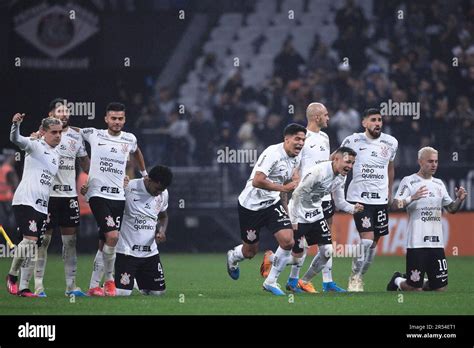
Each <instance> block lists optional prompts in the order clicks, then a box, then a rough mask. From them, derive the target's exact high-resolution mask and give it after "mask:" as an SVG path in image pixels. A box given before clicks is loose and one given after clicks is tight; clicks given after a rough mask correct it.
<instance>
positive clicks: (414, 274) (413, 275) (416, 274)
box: [410, 269, 421, 282]
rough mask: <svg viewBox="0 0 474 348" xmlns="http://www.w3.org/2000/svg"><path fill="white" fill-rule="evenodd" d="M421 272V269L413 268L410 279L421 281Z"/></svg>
mask: <svg viewBox="0 0 474 348" xmlns="http://www.w3.org/2000/svg"><path fill="white" fill-rule="evenodd" d="M420 273H421V272H420V271H419V270H417V269H414V270H412V271H411V272H410V280H411V281H412V282H417V281H419V280H420Z"/></svg>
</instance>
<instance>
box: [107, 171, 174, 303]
mask: <svg viewBox="0 0 474 348" xmlns="http://www.w3.org/2000/svg"><path fill="white" fill-rule="evenodd" d="M172 179H173V174H172V173H171V170H170V169H169V168H168V167H164V166H156V167H153V168H152V169H151V170H150V173H149V174H148V177H146V178H142V179H135V180H130V182H129V183H128V185H127V186H126V187H125V211H124V215H123V220H122V226H121V228H120V237H119V241H118V244H117V259H116V260H115V286H116V288H117V296H129V295H130V294H131V293H132V290H133V283H134V280H135V279H136V280H137V284H138V287H139V289H140V292H141V293H142V294H144V295H162V294H164V293H165V289H166V286H165V278H164V273H163V266H162V265H161V261H160V255H159V253H158V247H157V244H158V243H160V242H164V241H165V240H166V228H167V226H168V213H167V212H166V210H167V209H168V190H167V189H166V188H167V187H168V186H169V185H170V184H171V181H172ZM157 222H158V223H159V228H157Z"/></svg>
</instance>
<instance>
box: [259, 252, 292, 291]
mask: <svg viewBox="0 0 474 348" xmlns="http://www.w3.org/2000/svg"><path fill="white" fill-rule="evenodd" d="M291 258H292V256H291V250H284V249H282V248H281V247H278V249H277V251H276V252H275V257H274V258H273V263H272V268H271V270H270V273H269V274H268V277H267V279H266V280H265V283H267V284H273V283H274V282H276V281H277V279H278V276H279V275H280V273H281V272H282V271H283V270H284V269H285V267H286V265H287V264H288V263H289V262H290V261H291Z"/></svg>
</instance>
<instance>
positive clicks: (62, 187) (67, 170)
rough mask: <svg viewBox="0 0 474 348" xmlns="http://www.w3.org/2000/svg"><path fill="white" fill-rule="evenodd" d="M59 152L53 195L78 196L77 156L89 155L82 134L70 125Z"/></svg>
mask: <svg viewBox="0 0 474 348" xmlns="http://www.w3.org/2000/svg"><path fill="white" fill-rule="evenodd" d="M56 149H57V151H58V153H59V170H58V173H57V174H56V176H55V178H54V181H53V187H52V188H51V197H76V196H77V191H76V158H78V157H85V156H87V152H86V149H85V146H84V140H83V139H82V137H81V134H80V133H79V132H78V131H76V130H74V129H72V128H71V127H68V129H67V131H65V132H63V133H62V135H61V143H60V144H59V145H58V146H57V147H56Z"/></svg>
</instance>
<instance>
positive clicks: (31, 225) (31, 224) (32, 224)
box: [28, 220, 38, 233]
mask: <svg viewBox="0 0 474 348" xmlns="http://www.w3.org/2000/svg"><path fill="white" fill-rule="evenodd" d="M28 223H29V226H28V229H29V230H30V231H31V232H33V233H36V232H38V226H37V225H36V221H35V220H30V221H28Z"/></svg>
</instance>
